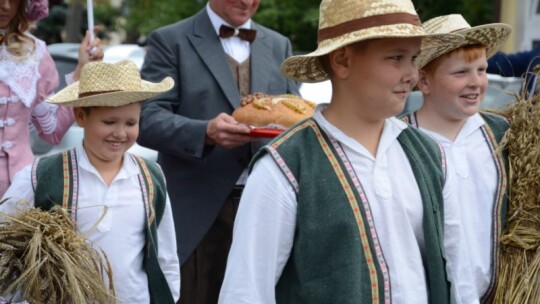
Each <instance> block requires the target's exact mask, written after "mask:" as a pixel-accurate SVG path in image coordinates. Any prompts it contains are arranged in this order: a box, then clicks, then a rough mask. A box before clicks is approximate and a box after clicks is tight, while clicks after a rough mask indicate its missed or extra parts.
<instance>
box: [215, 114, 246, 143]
mask: <svg viewBox="0 0 540 304" xmlns="http://www.w3.org/2000/svg"><path fill="white" fill-rule="evenodd" d="M249 132H250V129H249V127H248V126H246V125H244V124H239V123H238V122H237V121H236V120H235V119H234V118H233V117H232V116H230V115H228V114H225V113H221V114H219V115H218V116H216V117H215V118H214V119H212V120H210V121H209V122H208V127H207V128H206V144H207V145H218V146H222V147H224V148H236V147H238V146H242V145H245V144H247V143H249V142H251V141H253V140H255V138H253V137H251V136H249Z"/></svg>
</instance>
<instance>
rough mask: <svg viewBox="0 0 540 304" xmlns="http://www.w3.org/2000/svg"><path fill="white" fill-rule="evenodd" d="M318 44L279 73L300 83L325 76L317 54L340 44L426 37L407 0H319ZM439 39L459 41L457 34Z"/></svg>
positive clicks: (284, 64)
mask: <svg viewBox="0 0 540 304" xmlns="http://www.w3.org/2000/svg"><path fill="white" fill-rule="evenodd" d="M319 12H320V13H319V14H320V16H319V31H318V39H317V40H318V47H317V49H316V50H315V51H314V52H312V53H309V54H307V55H299V56H292V57H289V58H288V59H286V60H285V61H284V62H283V63H282V65H281V72H282V73H283V74H284V75H285V76H287V77H289V78H292V79H295V80H298V81H303V82H319V81H323V80H326V79H328V75H327V73H326V72H325V71H324V69H323V67H322V66H321V64H320V62H319V57H320V56H323V55H326V54H328V53H330V52H332V51H334V50H337V49H338V48H340V47H343V46H346V45H348V44H351V43H355V42H358V41H362V40H368V39H374V38H410V37H420V38H430V37H433V36H432V35H428V34H427V33H426V31H425V30H424V28H423V27H422V24H421V22H420V19H419V18H418V14H417V13H416V10H415V8H414V5H413V3H412V1H410V0H323V1H322V2H321V6H320V9H319ZM440 38H441V39H450V40H454V39H457V40H461V39H462V38H461V37H458V36H457V35H448V34H447V35H443V36H442V37H440Z"/></svg>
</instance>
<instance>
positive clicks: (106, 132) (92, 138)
mask: <svg viewBox="0 0 540 304" xmlns="http://www.w3.org/2000/svg"><path fill="white" fill-rule="evenodd" d="M140 114H141V104H140V103H132V104H128V105H125V106H120V107H92V108H91V109H87V111H85V110H83V109H82V108H75V119H76V121H77V124H78V125H79V126H81V127H82V128H84V148H85V150H86V153H87V154H88V158H89V160H90V162H91V163H92V164H93V165H94V166H96V167H97V165H98V164H105V163H108V164H113V165H118V164H120V163H121V162H122V160H123V156H124V153H125V152H126V151H127V150H128V149H129V148H131V146H132V145H133V144H134V143H135V140H136V139H137V136H139V116H140Z"/></svg>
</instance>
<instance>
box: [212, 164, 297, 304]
mask: <svg viewBox="0 0 540 304" xmlns="http://www.w3.org/2000/svg"><path fill="white" fill-rule="evenodd" d="M295 226H296V195H295V193H294V190H293V189H292V187H291V185H290V184H289V182H288V181H287V179H286V177H285V176H284V175H283V173H282V172H281V170H280V169H279V167H278V166H277V165H276V163H275V162H274V161H273V160H272V158H271V156H270V155H265V156H264V157H263V158H262V159H260V160H259V162H258V163H257V164H256V165H255V167H254V169H253V172H252V173H251V175H250V176H249V178H248V181H247V184H246V187H245V189H244V192H243V194H242V198H241V200H240V206H239V208H238V213H237V215H236V219H235V224H234V230H233V242H232V247H231V250H230V252H229V258H228V261H227V270H226V272H225V279H224V282H223V285H222V287H221V293H220V296H219V303H220V304H242V303H244V304H256V303H265V304H270V303H275V302H276V299H275V286H276V283H277V282H278V280H279V278H280V276H281V273H282V271H283V268H284V266H285V264H286V263H287V260H288V259H289V255H290V253H291V249H292V245H293V239H294V231H295Z"/></svg>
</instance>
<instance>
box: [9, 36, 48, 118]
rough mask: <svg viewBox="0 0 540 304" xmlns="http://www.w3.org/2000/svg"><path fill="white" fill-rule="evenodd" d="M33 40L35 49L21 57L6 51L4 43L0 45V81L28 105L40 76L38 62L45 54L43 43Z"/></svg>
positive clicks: (34, 94) (30, 103) (34, 95)
mask: <svg viewBox="0 0 540 304" xmlns="http://www.w3.org/2000/svg"><path fill="white" fill-rule="evenodd" d="M32 38H33V39H34V41H35V43H36V44H35V46H36V47H35V50H34V51H33V52H32V53H30V54H29V55H27V56H25V57H23V58H21V57H19V56H16V55H13V54H11V53H9V52H8V51H7V48H6V45H5V44H2V45H0V82H3V83H4V84H6V85H7V86H8V87H9V88H10V89H11V90H12V91H13V93H15V95H17V96H18V97H19V99H20V101H21V102H22V103H23V104H24V105H25V106H26V107H28V108H29V107H30V106H31V105H32V102H33V101H34V99H35V98H36V94H37V83H38V81H39V79H40V78H41V74H40V73H39V63H40V61H41V59H42V58H43V55H44V54H45V49H46V46H45V43H44V42H42V41H40V40H37V39H35V38H34V37H33V36H32Z"/></svg>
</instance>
